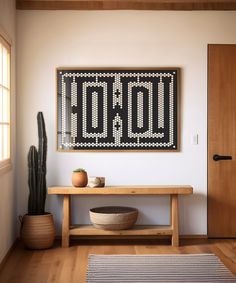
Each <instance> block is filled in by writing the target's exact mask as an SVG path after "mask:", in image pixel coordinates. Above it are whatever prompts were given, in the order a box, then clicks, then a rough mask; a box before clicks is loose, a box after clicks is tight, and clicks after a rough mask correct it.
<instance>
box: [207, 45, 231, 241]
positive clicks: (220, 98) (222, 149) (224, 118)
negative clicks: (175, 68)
mask: <svg viewBox="0 0 236 283" xmlns="http://www.w3.org/2000/svg"><path fill="white" fill-rule="evenodd" d="M214 155H215V157H214V159H215V160H213V156H214ZM231 157H232V159H230V158H231ZM208 236H209V237H236V45H225V44H211V45H209V46H208Z"/></svg>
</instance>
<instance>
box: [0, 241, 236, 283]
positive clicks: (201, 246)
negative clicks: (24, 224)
mask: <svg viewBox="0 0 236 283" xmlns="http://www.w3.org/2000/svg"><path fill="white" fill-rule="evenodd" d="M172 253H183V254H185V253H214V254H216V255H218V256H219V258H220V259H221V260H222V262H223V263H224V264H225V265H226V266H227V267H228V268H229V269H230V270H231V271H232V272H233V273H234V274H236V240H235V239H234V240H229V239H227V240H224V239H221V240H200V239H186V240H181V246H180V247H178V248H175V247H172V246H170V245H169V244H168V243H166V242H164V243H163V242H160V241H159V242H157V241H156V242H153V241H147V240H146V241H145V242H144V241H142V242H140V241H139V242H137V240H133V241H131V240H129V241H127V240H126V241H120V240H119V242H118V241H116V242H115V241H114V240H113V241H111V240H109V241H108V240H107V241H105V240H93V241H90V242H88V241H86V242H84V241H80V242H73V243H72V246H71V247H70V248H61V247H60V243H59V242H56V243H55V245H54V247H53V248H52V249H49V250H44V251H30V250H25V249H24V248H23V246H22V244H21V243H18V244H17V246H16V248H15V249H14V250H13V252H12V253H11V255H10V256H9V258H8V259H7V261H6V263H5V265H4V266H3V268H2V270H1V272H0V282H1V283H84V282H85V278H86V268H87V258H88V255H89V254H172Z"/></svg>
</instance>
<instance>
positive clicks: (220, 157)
mask: <svg viewBox="0 0 236 283" xmlns="http://www.w3.org/2000/svg"><path fill="white" fill-rule="evenodd" d="M231 159H232V156H229V155H218V154H214V155H213V160H214V161H219V160H231Z"/></svg>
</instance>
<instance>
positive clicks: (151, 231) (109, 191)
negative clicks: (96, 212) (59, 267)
mask: <svg viewBox="0 0 236 283" xmlns="http://www.w3.org/2000/svg"><path fill="white" fill-rule="evenodd" d="M192 193H193V188H192V187H191V186H181V185H179V186H111V187H104V188H87V187H86V188H74V187H49V188H48V194H50V195H63V220H62V247H69V242H70V236H71V235H77V236H158V235H170V236H171V237H172V246H179V219H178V218H179V215H178V196H179V195H189V194H192ZM72 195H93V196H94V195H103V196H105V195H107V196H111V195H129V196H130V195H133V196H136V195H153V196H154V195H169V196H170V225H165V226H160V225H155V226H138V225H136V226H134V228H132V229H129V230H119V231H107V230H100V229H96V228H94V227H93V226H92V225H71V224H70V221H71V217H70V210H71V208H70V199H71V196H72Z"/></svg>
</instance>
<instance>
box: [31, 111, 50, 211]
mask: <svg viewBox="0 0 236 283" xmlns="http://www.w3.org/2000/svg"><path fill="white" fill-rule="evenodd" d="M37 122H38V138H39V143H38V151H37V149H36V147H35V146H34V145H32V146H31V147H30V149H29V153H28V171H29V176H28V185H29V192H30V193H29V200H28V214H29V215H42V214H45V201H46V192H47V186H46V171H47V169H46V159H47V135H46V130H45V123H44V118H43V113H42V112H38V115H37Z"/></svg>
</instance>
